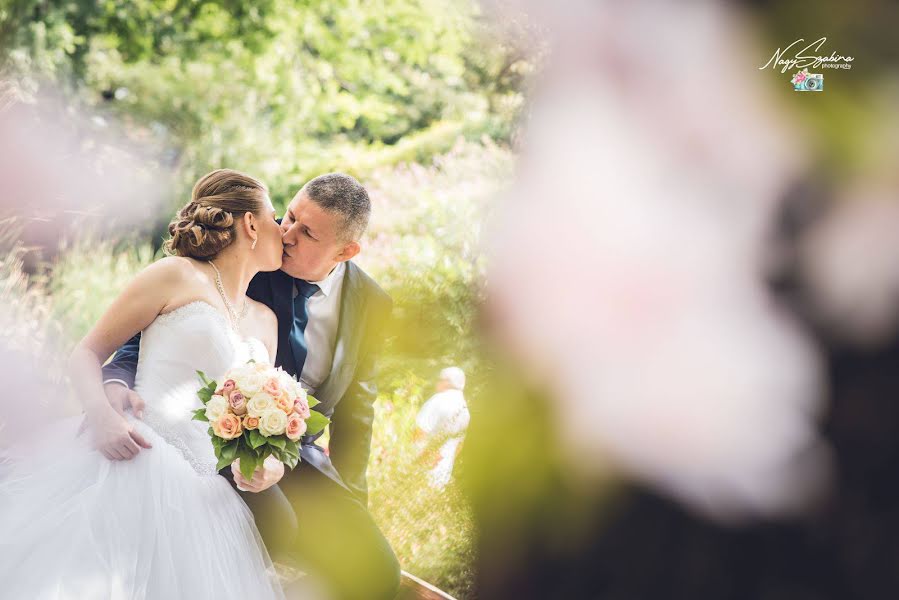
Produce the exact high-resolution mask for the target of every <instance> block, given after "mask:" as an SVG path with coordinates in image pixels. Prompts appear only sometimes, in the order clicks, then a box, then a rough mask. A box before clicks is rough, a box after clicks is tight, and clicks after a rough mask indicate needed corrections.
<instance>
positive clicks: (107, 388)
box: [103, 382, 144, 419]
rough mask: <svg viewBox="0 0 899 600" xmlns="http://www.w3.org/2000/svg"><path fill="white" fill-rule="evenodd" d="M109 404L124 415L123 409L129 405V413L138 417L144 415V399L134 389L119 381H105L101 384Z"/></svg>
mask: <svg viewBox="0 0 899 600" xmlns="http://www.w3.org/2000/svg"><path fill="white" fill-rule="evenodd" d="M103 391H104V392H106V399H107V400H108V401H109V405H110V406H111V407H112V408H113V409H114V410H115V411H116V412H117V413H119V414H120V415H122V416H123V417H124V416H125V409H126V408H128V407H130V408H131V413H132V414H133V415H134V416H135V417H137V418H138V419H141V418H143V416H144V399H143V398H141V397H140V394H138V393H137V392H135V391H134V390H132V389H130V388H127V387H125V386H124V385H122V384H120V383H113V382H110V383H107V384H106V385H104V386H103Z"/></svg>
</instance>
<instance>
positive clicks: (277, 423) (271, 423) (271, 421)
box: [259, 409, 287, 437]
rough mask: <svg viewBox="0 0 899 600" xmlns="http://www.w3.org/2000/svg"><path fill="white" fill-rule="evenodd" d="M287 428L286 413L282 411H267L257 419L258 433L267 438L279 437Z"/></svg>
mask: <svg viewBox="0 0 899 600" xmlns="http://www.w3.org/2000/svg"><path fill="white" fill-rule="evenodd" d="M286 427H287V413H285V412H284V411H283V410H278V409H275V410H267V411H265V412H264V413H263V414H262V417H260V418H259V433H261V434H262V435H264V436H266V437H268V436H272V435H281V434H282V433H284V429H285V428H286Z"/></svg>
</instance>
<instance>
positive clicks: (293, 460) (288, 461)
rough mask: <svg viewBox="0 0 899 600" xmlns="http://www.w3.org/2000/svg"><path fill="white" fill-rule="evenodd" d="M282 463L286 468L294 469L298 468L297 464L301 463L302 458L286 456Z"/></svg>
mask: <svg viewBox="0 0 899 600" xmlns="http://www.w3.org/2000/svg"><path fill="white" fill-rule="evenodd" d="M281 462H283V463H284V464H285V465H286V466H288V467H290V468H291V469H293V468H295V467H296V466H297V463H299V462H300V457H299V456H285V457H284V460H282V461H281Z"/></svg>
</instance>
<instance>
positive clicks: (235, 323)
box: [209, 260, 250, 331]
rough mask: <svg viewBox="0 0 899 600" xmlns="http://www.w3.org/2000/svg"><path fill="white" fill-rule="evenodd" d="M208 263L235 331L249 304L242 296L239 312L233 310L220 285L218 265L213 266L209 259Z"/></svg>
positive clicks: (220, 275)
mask: <svg viewBox="0 0 899 600" xmlns="http://www.w3.org/2000/svg"><path fill="white" fill-rule="evenodd" d="M209 264H210V265H212V268H213V269H214V270H215V287H217V288H218V290H219V295H220V296H221V297H222V301H223V302H224V303H225V308H226V309H228V316H229V317H230V318H231V327H233V328H234V330H235V331H240V321H241V319H243V318H244V317H245V316H247V311H249V310H250V305H249V304H248V303H247V300H246V298H244V301H243V308H242V309H241V310H240V314H237V311H236V310H234V305H233V304H231V301H230V300H228V296H226V295H225V286H224V285H222V274H221V273H220V272H219V270H218V267H216V266H215V263H214V262H212V261H211V260H210V261H209Z"/></svg>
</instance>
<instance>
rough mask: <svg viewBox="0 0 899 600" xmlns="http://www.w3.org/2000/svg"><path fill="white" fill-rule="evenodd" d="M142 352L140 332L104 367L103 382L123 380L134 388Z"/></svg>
mask: <svg viewBox="0 0 899 600" xmlns="http://www.w3.org/2000/svg"><path fill="white" fill-rule="evenodd" d="M139 352H140V333H139V332H138V334H137V335H135V336H134V337H133V338H131V339H130V340H128V341H127V342H125V344H124V345H123V346H122V347H121V348H119V349H118V350H117V351H116V353H115V355H114V356H113V357H112V360H111V361H109V364H107V365H106V366H105V367H103V381H106V380H108V379H121V380H122V381H124V382H125V383H127V384H128V387H129V388H133V387H134V375H135V373H137V356H138V354H139Z"/></svg>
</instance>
